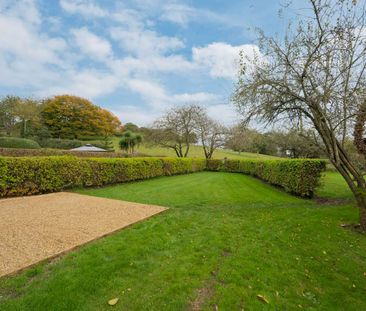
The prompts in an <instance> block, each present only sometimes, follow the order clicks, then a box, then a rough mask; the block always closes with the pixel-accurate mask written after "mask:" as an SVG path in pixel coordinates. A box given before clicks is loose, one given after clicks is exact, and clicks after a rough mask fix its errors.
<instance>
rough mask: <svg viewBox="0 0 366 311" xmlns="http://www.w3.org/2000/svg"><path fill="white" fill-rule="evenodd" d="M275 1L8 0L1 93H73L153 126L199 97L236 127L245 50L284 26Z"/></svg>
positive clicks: (2, 20)
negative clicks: (233, 99)
mask: <svg viewBox="0 0 366 311" xmlns="http://www.w3.org/2000/svg"><path fill="white" fill-rule="evenodd" d="M281 3H282V2H280V1H275V0H241V1H240V0H230V1H229V0H227V1H219V0H205V1H203V0H196V1H193V0H192V1H183V0H172V1H171V0H165V1H164V0H134V1H129V0H125V1H112V0H0V97H1V96H5V95H8V94H11V95H19V96H25V97H29V96H30V97H35V98H44V97H49V96H54V95H60V94H72V95H76V96H81V97H85V98H88V99H89V100H91V101H92V102H93V103H95V104H97V105H99V106H101V107H103V108H107V109H108V110H110V111H112V112H113V113H114V114H116V115H117V116H118V117H119V118H120V119H121V121H122V123H127V122H133V123H135V124H138V125H140V126H146V125H150V124H151V123H152V122H153V121H154V120H155V119H156V118H158V117H159V116H161V115H162V114H163V113H164V111H166V110H167V109H169V108H170V107H172V106H176V105H184V104H189V103H198V104H200V105H203V106H205V107H207V110H208V112H209V114H210V115H211V116H212V117H213V118H216V119H219V120H221V121H222V122H224V123H225V124H227V125H229V124H232V123H234V122H236V121H238V120H239V115H238V113H237V112H236V111H235V108H234V107H233V105H232V104H231V103H230V96H231V94H232V91H233V88H234V86H235V83H236V80H237V71H238V57H239V51H243V53H244V54H246V55H248V56H249V57H250V56H252V55H254V54H255V53H260V52H259V48H258V46H257V42H256V33H255V28H257V27H259V28H261V29H263V30H264V31H265V32H267V33H271V34H273V33H280V34H281V32H283V29H284V23H283V21H281V20H280V19H279V17H278V10H279V9H280V4H281Z"/></svg>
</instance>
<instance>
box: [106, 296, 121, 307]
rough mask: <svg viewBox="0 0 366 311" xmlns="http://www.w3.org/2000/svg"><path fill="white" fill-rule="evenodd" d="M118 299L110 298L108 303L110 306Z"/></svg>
mask: <svg viewBox="0 0 366 311" xmlns="http://www.w3.org/2000/svg"><path fill="white" fill-rule="evenodd" d="M118 300H119V299H118V298H113V299H111V300H108V304H109V305H110V306H114V305H115V304H117V302H118Z"/></svg>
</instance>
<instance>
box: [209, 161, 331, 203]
mask: <svg viewBox="0 0 366 311" xmlns="http://www.w3.org/2000/svg"><path fill="white" fill-rule="evenodd" d="M325 167H326V162H325V161H323V160H313V159H291V160H208V161H207V167H206V169H207V170H209V171H225V172H233V173H243V174H247V175H251V176H254V177H257V178H259V179H261V180H263V181H266V182H268V183H270V184H272V185H275V186H279V187H282V188H283V189H284V190H285V191H287V192H289V193H293V194H296V195H299V196H302V197H312V196H313V194H314V191H315V189H316V187H317V186H319V182H320V176H321V173H322V171H324V170H325Z"/></svg>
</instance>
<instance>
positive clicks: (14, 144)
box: [0, 137, 40, 149]
mask: <svg viewBox="0 0 366 311" xmlns="http://www.w3.org/2000/svg"><path fill="white" fill-rule="evenodd" d="M0 148H23V149H38V148H40V145H39V144H38V143H37V142H36V141H34V140H32V139H27V138H20V137H0Z"/></svg>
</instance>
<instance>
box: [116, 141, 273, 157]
mask: <svg viewBox="0 0 366 311" xmlns="http://www.w3.org/2000/svg"><path fill="white" fill-rule="evenodd" d="M119 140H120V138H118V137H113V139H112V141H113V146H114V149H115V150H116V151H119V150H120V149H119V145H118V143H119ZM136 151H137V152H139V153H142V154H146V155H149V156H154V157H159V156H164V157H176V156H177V155H176V153H175V152H174V150H173V149H169V148H162V147H159V146H151V145H148V144H141V145H140V146H138V147H137V148H136ZM188 157H189V158H204V157H205V154H204V152H203V149H202V147H201V146H190V150H189V153H188ZM225 157H226V158H228V159H238V160H240V159H280V158H279V157H275V156H270V155H265V154H258V153H250V152H241V153H240V154H239V153H238V152H235V151H232V150H228V149H217V150H216V151H215V152H214V155H213V158H214V159H223V158H225Z"/></svg>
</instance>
